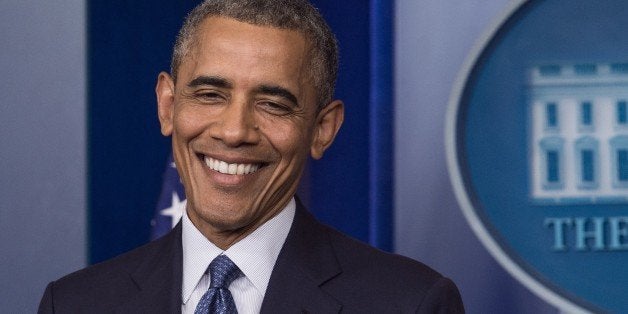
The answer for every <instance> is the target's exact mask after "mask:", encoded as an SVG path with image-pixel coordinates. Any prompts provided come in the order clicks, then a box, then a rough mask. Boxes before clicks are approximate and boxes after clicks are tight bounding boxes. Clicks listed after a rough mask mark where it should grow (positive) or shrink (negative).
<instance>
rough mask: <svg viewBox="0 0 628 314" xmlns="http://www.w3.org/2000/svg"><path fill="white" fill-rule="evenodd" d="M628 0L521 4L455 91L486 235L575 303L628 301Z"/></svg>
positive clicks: (505, 255)
mask: <svg viewBox="0 0 628 314" xmlns="http://www.w3.org/2000/svg"><path fill="white" fill-rule="evenodd" d="M626 12H628V2H627V1H623V0H605V1H589V0H572V1H560V0H545V1H525V2H522V3H518V4H515V5H514V6H513V7H512V8H511V10H509V12H508V14H507V15H506V16H505V17H504V18H503V20H502V21H500V22H499V23H498V24H496V25H495V27H494V28H493V29H492V30H491V31H490V32H489V33H487V34H486V36H485V37H484V38H483V39H482V40H481V41H480V44H479V45H478V46H476V48H475V49H474V52H473V53H472V55H471V56H470V58H469V59H468V62H467V63H466V64H465V66H464V68H463V69H462V71H461V74H460V77H459V78H458V81H457V83H456V85H455V86H454V89H453V91H452V95H451V100H450V104H449V110H448V113H447V123H446V124H447V130H446V145H447V158H448V168H449V172H450V176H451V180H452V183H453V186H454V190H455V193H456V197H457V199H458V201H459V203H460V207H461V208H462V210H463V212H464V215H465V217H466V219H467V220H468V222H469V224H470V225H471V228H472V229H473V231H474V232H475V233H476V235H477V236H478V237H479V238H480V240H481V241H482V243H483V244H484V246H485V247H486V248H487V249H488V250H489V252H490V253H491V254H492V255H493V256H494V257H495V258H496V259H497V261H498V262H499V263H500V264H501V265H502V266H503V267H505V268H506V269H507V270H508V271H509V272H510V273H511V274H512V275H513V276H514V277H515V278H517V279H518V280H519V281H520V282H522V283H523V284H524V285H525V286H527V287H528V288H529V289H531V290H532V291H533V292H534V293H535V294H537V295H538V296H540V297H541V298H543V299H545V300H546V301H547V302H549V303H551V304H553V305H554V306H557V307H559V308H560V309H562V310H564V311H566V312H569V313H580V312H584V313H587V312H616V313H628V297H627V296H628V268H626V265H628V32H626V30H628V18H626Z"/></svg>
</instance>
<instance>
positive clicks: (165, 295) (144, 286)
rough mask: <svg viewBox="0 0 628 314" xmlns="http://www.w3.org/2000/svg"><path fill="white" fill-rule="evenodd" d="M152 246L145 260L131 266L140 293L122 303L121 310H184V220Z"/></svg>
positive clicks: (123, 311)
mask: <svg viewBox="0 0 628 314" xmlns="http://www.w3.org/2000/svg"><path fill="white" fill-rule="evenodd" d="M149 245H156V246H157V248H156V249H153V250H150V251H151V253H150V255H148V256H146V257H145V258H144V259H143V261H142V263H141V264H139V265H138V266H137V267H136V268H135V269H133V270H129V273H130V276H131V279H132V280H133V283H134V284H135V286H136V287H137V289H138V290H137V293H136V294H135V295H134V296H132V297H131V298H130V300H129V302H126V303H124V304H122V306H120V307H119V308H118V309H117V311H116V312H117V313H140V312H141V313H180V312H181V274H182V272H183V266H182V263H183V256H182V252H183V249H182V247H181V222H179V223H178V224H177V225H176V226H175V228H174V229H173V230H172V231H170V233H168V234H167V235H165V236H164V237H163V238H161V239H159V240H157V241H156V242H154V243H152V244H149Z"/></svg>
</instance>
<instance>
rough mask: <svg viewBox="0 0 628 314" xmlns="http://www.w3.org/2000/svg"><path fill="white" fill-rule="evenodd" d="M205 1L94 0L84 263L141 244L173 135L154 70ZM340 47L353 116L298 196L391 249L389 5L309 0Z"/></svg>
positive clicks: (342, 94)
mask: <svg viewBox="0 0 628 314" xmlns="http://www.w3.org/2000/svg"><path fill="white" fill-rule="evenodd" d="M196 3H198V1H191V0H189V1H165V0H161V1H116V2H115V3H113V2H108V1H94V2H90V3H89V6H88V108H89V109H88V169H89V175H88V191H89V195H88V197H89V201H88V203H89V226H88V228H89V261H90V263H96V262H99V261H102V260H104V259H107V258H110V257H112V256H115V255H117V254H120V253H122V252H125V251H127V250H129V249H131V248H134V247H136V246H138V245H141V244H143V243H146V242H147V241H148V239H149V238H150V229H151V225H150V221H151V218H152V216H153V213H154V209H155V205H156V203H157V198H158V195H159V189H160V186H161V179H162V173H163V169H164V168H165V166H166V160H167V157H168V154H169V152H170V142H169V140H168V139H166V138H163V137H162V136H161V134H160V133H159V125H158V121H157V115H156V103H155V96H154V91H153V90H154V84H155V79H156V77H157V74H158V73H159V71H162V70H167V69H168V68H169V58H170V53H171V47H172V44H173V41H174V38H175V35H176V32H177V30H178V29H179V27H180V25H181V21H182V19H183V17H184V16H185V14H186V13H187V12H188V11H189V10H190V9H191V8H192V7H193V6H194V5H196ZM313 3H314V5H315V6H316V7H318V8H319V9H320V11H321V13H322V14H323V15H324V17H325V18H326V19H327V21H328V22H329V24H330V25H331V27H332V29H333V30H334V32H335V33H336V35H337V37H338V41H339V45H340V54H341V57H340V74H339V78H338V85H337V91H336V96H337V98H340V99H343V100H344V101H345V105H346V120H345V124H344V126H343V128H342V129H341V131H340V134H339V136H338V138H337V140H336V143H335V144H334V145H333V146H332V148H331V149H330V151H329V152H328V153H327V154H326V155H325V157H324V158H323V160H322V161H316V162H311V163H310V164H309V166H308V168H307V169H306V173H305V176H304V179H303V184H302V186H301V188H300V190H299V195H300V196H301V198H302V199H303V201H304V202H305V203H306V205H307V206H308V207H309V208H310V210H311V211H312V212H313V213H314V214H315V215H316V216H317V217H319V219H321V220H322V221H324V222H327V223H329V224H331V225H333V226H335V227H336V228H338V229H340V230H342V231H344V232H346V233H348V234H350V235H352V236H354V237H356V238H358V239H361V240H363V241H365V242H370V243H371V244H373V245H375V246H378V247H380V248H382V249H385V250H391V249H392V246H393V243H392V223H391V221H392V219H391V217H392V208H393V204H392V171H393V169H392V131H391V130H392V112H393V111H392V109H393V108H392V95H391V93H392V70H391V64H392V29H391V28H392V27H391V25H392V12H393V11H392V3H391V1H381V0H372V1H370V2H367V1H334V0H317V1H313Z"/></svg>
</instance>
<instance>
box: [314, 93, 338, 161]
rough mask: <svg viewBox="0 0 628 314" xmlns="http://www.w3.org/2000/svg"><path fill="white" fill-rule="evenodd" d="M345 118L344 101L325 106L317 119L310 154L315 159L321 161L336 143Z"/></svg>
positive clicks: (336, 101) (335, 101)
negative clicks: (335, 140) (335, 139)
mask: <svg viewBox="0 0 628 314" xmlns="http://www.w3.org/2000/svg"><path fill="white" fill-rule="evenodd" d="M344 118H345V107H344V104H343V103H342V101H340V100H334V101H332V102H331V103H329V104H328V105H327V106H325V107H324V108H323V109H321V111H320V112H319V113H318V115H317V117H316V125H315V126H314V138H313V139H312V146H311V147H310V154H311V155H312V158H314V159H321V158H322V157H323V154H324V153H325V151H326V150H327V148H329V146H331V144H332V143H333V142H334V138H336V134H338V130H340V126H341V125H342V121H344Z"/></svg>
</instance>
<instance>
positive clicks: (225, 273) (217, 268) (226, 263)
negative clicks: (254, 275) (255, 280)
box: [209, 255, 244, 288]
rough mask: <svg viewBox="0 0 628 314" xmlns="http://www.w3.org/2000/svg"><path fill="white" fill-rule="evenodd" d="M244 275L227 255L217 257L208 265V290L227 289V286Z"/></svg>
mask: <svg viewBox="0 0 628 314" xmlns="http://www.w3.org/2000/svg"><path fill="white" fill-rule="evenodd" d="M242 275H244V274H243V273H242V271H241V270H240V268H238V266H237V265H236V264H234V263H233V261H231V260H230V259H229V258H228V257H227V255H218V257H216V258H214V260H213V261H212V262H211V263H210V264H209V276H210V279H211V283H210V285H209V287H210V288H229V285H230V284H231V283H232V282H233V281H234V280H236V279H238V278H239V277H240V276H242Z"/></svg>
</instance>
